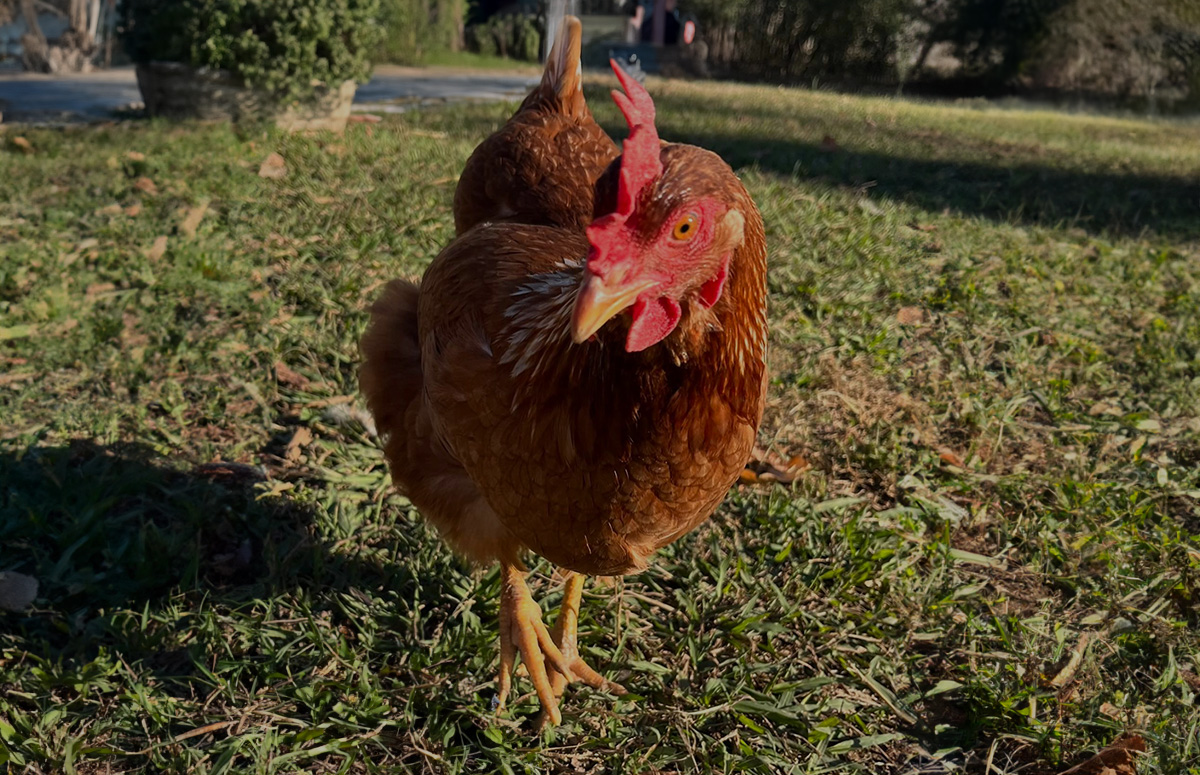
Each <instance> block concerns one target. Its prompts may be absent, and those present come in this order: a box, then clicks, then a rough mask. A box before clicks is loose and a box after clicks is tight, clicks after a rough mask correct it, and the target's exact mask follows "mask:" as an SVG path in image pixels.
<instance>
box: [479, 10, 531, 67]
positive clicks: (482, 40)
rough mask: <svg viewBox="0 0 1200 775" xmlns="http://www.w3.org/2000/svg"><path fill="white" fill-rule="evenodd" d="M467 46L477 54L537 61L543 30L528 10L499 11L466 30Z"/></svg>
mask: <svg viewBox="0 0 1200 775" xmlns="http://www.w3.org/2000/svg"><path fill="white" fill-rule="evenodd" d="M466 44H467V48H468V49H469V50H471V51H474V52H476V53H478V54H487V55H491V56H502V57H509V58H511V59H521V60H524V61H527V62H536V61H538V55H539V53H540V51H541V45H542V32H541V29H540V28H539V27H538V25H537V22H536V20H535V19H534V18H532V17H530V16H527V15H525V14H497V15H496V16H492V17H491V18H489V19H488V20H487V21H485V22H480V23H479V24H472V25H471V26H470V27H468V28H467V31H466Z"/></svg>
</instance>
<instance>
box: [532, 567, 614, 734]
mask: <svg viewBox="0 0 1200 775" xmlns="http://www.w3.org/2000/svg"><path fill="white" fill-rule="evenodd" d="M583 581H584V577H583V575H582V574H579V573H575V572H574V571H567V579H566V582H565V583H564V584H563V601H562V607H561V608H559V611H558V620H557V621H555V623H554V629H553V630H552V631H551V637H553V639H554V643H555V644H556V645H557V646H558V648H559V651H561V652H562V655H563V660H564V661H565V662H566V663H567V664H568V665H569V666H570V668H571V673H573V674H574V677H575V678H577V679H578V680H580V681H582V682H583V683H585V684H587V685H588V686H590V687H592V688H593V689H603V690H605V691H608V692H611V693H613V694H615V695H617V696H618V697H620V696H621V695H623V694H627V693H628V692H627V691H626V689H625V687H624V686H622V685H621V684H619V683H616V682H615V681H609V680H608V679H606V678H605V677H604V676H602V675H600V674H599V673H597V672H596V671H595V670H593V669H592V667H591V665H589V664H588V663H587V662H584V661H583V657H581V656H579V642H578V628H579V607H580V604H581V603H582V602H583ZM571 678H572V676H570V675H566V674H564V673H562V672H560V671H559V670H558V669H554V668H552V669H551V671H550V690H551V691H552V692H554V696H555V698H559V697H562V695H563V691H564V690H565V689H566V688H567V684H568V683H569V682H570V681H571ZM547 723H556V722H554V721H553V716H552V715H551V714H549V713H548V712H547V711H546V710H544V709H543V711H542V715H541V718H540V719H539V720H538V728H539V729H542V728H544V727H545V726H546V724H547Z"/></svg>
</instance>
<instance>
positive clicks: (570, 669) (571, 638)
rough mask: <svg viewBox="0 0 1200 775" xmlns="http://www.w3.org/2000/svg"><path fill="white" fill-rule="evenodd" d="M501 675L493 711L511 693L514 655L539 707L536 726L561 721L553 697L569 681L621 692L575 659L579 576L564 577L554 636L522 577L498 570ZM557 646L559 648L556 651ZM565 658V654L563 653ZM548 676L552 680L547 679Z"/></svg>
mask: <svg viewBox="0 0 1200 775" xmlns="http://www.w3.org/2000/svg"><path fill="white" fill-rule="evenodd" d="M500 581H501V591H500V675H499V678H498V680H497V695H498V701H497V703H496V711H497V712H502V711H503V710H504V707H505V703H506V702H507V700H508V693H509V691H510V690H511V689H512V676H513V668H514V667H515V665H516V657H517V654H520V655H521V661H522V662H523V663H524V664H525V669H526V670H527V671H528V672H529V678H530V680H531V681H533V687H534V690H535V691H536V692H537V696H538V702H539V703H540V704H541V706H542V718H541V721H540V723H539V728H540V727H542V726H544V725H545V724H546V723H550V724H555V725H557V724H560V723H562V713H561V712H560V711H559V708H558V698H559V697H560V696H561V695H562V692H563V689H564V688H565V687H566V684H567V682H568V681H571V680H575V679H576V678H578V680H580V681H583V682H584V683H586V684H588V685H589V686H593V687H595V688H598V689H607V690H609V691H611V692H613V693H614V694H624V693H625V689H624V687H622V686H620V685H619V684H615V683H612V682H611V681H607V680H605V679H604V678H603V677H602V676H601V675H600V674H599V673H597V672H596V671H595V670H593V669H592V668H591V667H589V666H588V665H587V663H586V662H584V661H583V659H582V658H580V656H579V651H578V648H577V641H576V627H577V624H578V621H579V605H580V602H581V599H582V595H583V577H582V576H580V575H579V574H576V573H572V574H571V575H570V576H569V577H568V578H567V586H566V593H565V595H564V598H563V610H562V613H561V614H560V616H559V621H558V623H557V624H556V625H555V628H554V630H555V632H554V636H551V634H550V632H549V631H548V630H547V629H546V625H545V624H544V623H543V622H542V609H541V608H540V607H539V606H538V604H537V602H535V601H534V599H533V595H531V594H530V592H529V587H528V586H527V585H526V584H525V577H524V574H522V572H521V571H520V569H519V568H518V567H517V566H516V565H512V564H509V563H501V566H500ZM560 644H562V648H560ZM564 648H565V650H566V652H567V654H569V656H568V655H567V654H564V650H563V649H564ZM551 676H554V679H553V681H552V679H551Z"/></svg>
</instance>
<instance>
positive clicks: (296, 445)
mask: <svg viewBox="0 0 1200 775" xmlns="http://www.w3.org/2000/svg"><path fill="white" fill-rule="evenodd" d="M312 440H313V435H312V431H310V430H309V429H308V428H306V427H304V426H303V425H301V426H300V427H299V428H297V429H296V430H295V431H294V432H293V433H292V437H291V438H290V439H288V443H287V446H286V447H284V448H283V457H284V458H285V459H286V460H288V461H290V462H292V463H296V462H298V461H299V460H300V453H301V452H302V451H303V449H304V448H305V447H306V446H308V445H309V444H311V443H312Z"/></svg>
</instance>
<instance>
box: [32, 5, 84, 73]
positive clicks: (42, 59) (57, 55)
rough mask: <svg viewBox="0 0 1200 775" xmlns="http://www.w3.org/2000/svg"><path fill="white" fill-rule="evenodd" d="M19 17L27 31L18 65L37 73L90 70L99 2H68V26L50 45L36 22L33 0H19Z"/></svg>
mask: <svg viewBox="0 0 1200 775" xmlns="http://www.w3.org/2000/svg"><path fill="white" fill-rule="evenodd" d="M21 15H22V17H23V18H24V19H25V24H26V26H27V27H29V31H28V32H26V33H25V34H24V35H22V36H21V48H22V54H21V64H22V66H23V67H24V68H25V69H26V70H32V71H34V72H38V73H78V72H87V71H89V70H91V69H92V57H93V55H95V53H96V34H95V29H96V26H97V25H98V24H99V22H100V0H71V3H70V6H69V7H68V10H67V20H68V23H69V24H70V27H69V28H68V29H67V31H66V32H64V33H63V34H62V37H60V38H59V39H58V40H56V41H55V42H54V43H53V44H50V43H49V42H48V41H47V40H46V36H45V34H43V33H42V28H41V26H39V25H38V21H37V9H36V8H35V7H34V0H21Z"/></svg>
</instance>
